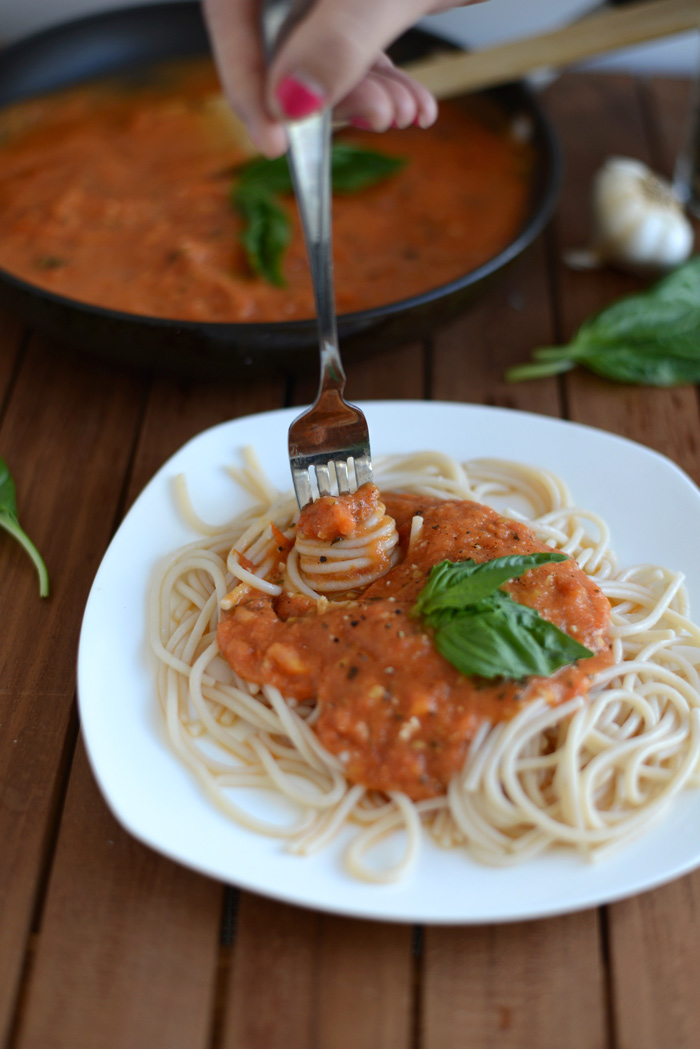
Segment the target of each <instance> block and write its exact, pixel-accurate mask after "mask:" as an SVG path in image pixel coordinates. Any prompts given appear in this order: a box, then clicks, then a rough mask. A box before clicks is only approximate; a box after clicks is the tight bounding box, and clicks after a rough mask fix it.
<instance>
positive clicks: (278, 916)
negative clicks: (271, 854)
mask: <svg viewBox="0 0 700 1049" xmlns="http://www.w3.org/2000/svg"><path fill="white" fill-rule="evenodd" d="M227 1002H228V1006H227V1013H226V1019H225V1024H224V1033H223V1038H222V1049H239V1047H241V1046H245V1047H246V1049H308V1047H310V1046H318V1047H323V1049H355V1047H357V1046H372V1049H404V1047H407V1046H408V1045H409V1044H410V1037H411V1027H412V1022H411V1021H412V962H411V930H410V927H409V926H397V925H383V924H375V923H372V922H361V921H354V920H351V919H344V918H335V917H332V916H328V915H320V914H313V913H312V912H310V911H306V910H302V909H301V908H295V907H288V906H286V905H284V904H279V903H275V902H274V901H271V900H264V899H262V898H260V897H257V896H251V895H249V894H248V895H246V896H244V897H243V898H242V901H241V907H240V912H239V922H238V931H237V936H236V943H235V949H234V956H233V963H232V970H231V978H230V982H229V986H228V991H227Z"/></svg>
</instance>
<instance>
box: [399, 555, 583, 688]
mask: <svg viewBox="0 0 700 1049" xmlns="http://www.w3.org/2000/svg"><path fill="white" fill-rule="evenodd" d="M567 560H568V558H567V556H566V554H562V553H558V552H555V551H552V552H551V553H549V552H547V551H541V552H538V553H535V554H512V555H509V556H507V557H495V558H493V559H492V560H490V561H482V562H479V563H478V564H477V562H475V561H473V560H472V559H469V560H467V561H458V562H452V561H449V560H445V561H442V562H441V563H440V564H438V565H435V566H434V567H433V568H432V569H431V570H430V575H429V576H428V581H427V583H426V584H425V586H424V587H423V589H422V590H421V592H420V594H419V595H418V600H417V601H416V604H415V606H414V608H413V614H416V615H420V616H422V617H423V618H424V619H425V622H426V623H427V625H428V626H429V627H430V628H431V629H432V631H433V636H434V641H435V647H436V648H437V650H438V652H440V654H441V655H442V656H444V657H445V659H447V660H448V662H450V663H452V665H453V666H454V667H456V668H457V670H459V671H460V673H462V674H468V675H478V676H479V677H485V678H495V677H507V678H514V679H515V680H521V679H522V678H524V677H528V676H529V675H531V674H537V675H541V676H545V677H548V676H549V675H550V674H553V673H554V671H555V670H558V669H559V667H562V666H565V665H566V664H567V663H572V662H574V660H576V659H584V658H586V657H588V656H592V655H593V653H592V652H591V650H590V649H588V648H586V647H585V646H584V645H582V644H580V642H578V641H576V640H575V639H574V638H572V637H569V636H568V634H565V633H564V632H563V631H562V630H560V629H559V627H557V626H555V625H554V623H550V622H549V620H547V619H543V618H542V616H541V615H540V614H539V612H537V611H535V609H533V608H530V607H528V606H527V605H521V604H520V603H519V602H518V601H514V600H513V599H512V598H511V597H510V596H509V595H508V594H506V593H505V592H504V591H502V590H499V589H498V588H499V587H500V586H501V584H502V583H505V582H507V581H508V580H509V579H516V578H518V577H519V576H521V575H523V574H524V573H525V572H528V571H530V569H532V568H537V567H539V566H540V565H544V564H550V563H551V562H557V561H567Z"/></svg>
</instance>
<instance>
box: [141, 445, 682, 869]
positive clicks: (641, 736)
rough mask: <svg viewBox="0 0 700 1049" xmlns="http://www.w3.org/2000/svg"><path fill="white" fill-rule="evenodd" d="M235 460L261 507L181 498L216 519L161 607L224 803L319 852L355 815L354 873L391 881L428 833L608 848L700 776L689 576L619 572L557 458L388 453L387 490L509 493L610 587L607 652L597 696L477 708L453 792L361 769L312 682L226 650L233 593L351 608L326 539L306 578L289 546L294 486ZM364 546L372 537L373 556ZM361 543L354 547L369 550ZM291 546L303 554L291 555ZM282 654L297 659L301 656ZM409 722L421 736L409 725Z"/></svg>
mask: <svg viewBox="0 0 700 1049" xmlns="http://www.w3.org/2000/svg"><path fill="white" fill-rule="evenodd" d="M233 472H234V476H235V477H236V479H237V480H238V481H239V482H240V483H242V484H243V486H244V487H245V488H247V489H248V491H249V492H250V493H251V494H252V495H253V497H254V498H255V499H256V501H257V505H256V506H255V507H254V508H253V509H251V510H249V511H247V512H246V513H245V514H244V515H242V516H241V517H240V518H238V519H237V520H236V521H235V522H234V523H233V524H232V526H231V527H230V528H229V529H226V530H216V529H211V528H208V527H207V526H206V524H205V523H204V522H197V520H196V517H195V515H194V512H193V510H192V508H191V507H189V506H187V505H186V506H185V511H186V513H187V515H188V516H189V518H190V520H191V521H192V523H193V524H198V525H199V526H200V530H201V531H204V532H206V533H208V535H207V536H206V538H203V539H201V540H198V541H197V542H195V543H193V544H191V545H190V546H188V547H186V548H185V549H183V550H181V551H179V552H178V553H177V554H175V555H174V557H173V558H171V559H169V560H168V561H167V562H166V563H165V564H164V565H163V566H161V569H160V571H159V573H158V576H157V578H156V580H155V581H154V585H153V587H152V591H151V605H150V630H151V642H152V645H153V648H154V650H155V652H156V654H157V656H158V659H159V669H158V692H159V697H160V702H161V707H162V710H163V714H164V717H165V721H166V724H167V729H168V734H169V737H170V739H171V741H172V744H173V746H174V748H175V750H176V752H177V753H178V754H179V755H180V757H181V758H182V759H183V760H184V761H185V762H186V764H187V765H188V766H189V767H190V769H191V770H192V771H193V772H194V773H195V775H196V776H197V777H198V778H199V780H200V781H201V783H202V784H203V786H204V788H205V789H206V790H207V792H208V793H209V794H210V795H211V797H212V798H213V799H214V800H215V802H216V803H217V804H218V805H220V806H221V807H222V809H223V810H224V811H225V812H226V813H227V814H228V815H229V816H230V817H232V818H233V819H235V820H237V821H238V822H240V823H242V824H244V825H245V826H247V827H249V828H251V829H252V830H255V831H258V832H261V833H265V834H271V835H274V836H277V837H280V838H283V839H286V840H287V842H288V845H289V847H290V848H291V849H292V850H294V851H296V852H299V853H309V852H313V851H315V850H317V849H320V848H322V847H323V846H325V845H327V844H328V843H329V842H330V841H331V840H332V839H333V838H334V837H335V836H336V835H337V834H338V832H339V831H340V830H341V829H342V828H344V827H345V826H346V825H348V824H350V825H352V827H353V828H354V833H353V834H352V836H351V840H350V843H349V847H348V850H347V854H346V858H347V864H348V867H349V869H350V870H351V871H352V872H353V873H354V874H355V875H357V876H358V877H361V878H366V879H368V880H371V881H390V880H393V879H395V878H397V877H400V876H401V875H402V874H403V873H405V871H406V869H407V868H408V866H409V865H410V863H411V862H412V860H413V859H414V858H415V856H416V854H417V851H418V848H419V845H420V841H421V837H422V836H423V834H424V833H425V832H427V833H429V834H430V835H431V836H432V837H433V839H434V840H435V841H436V842H437V843H438V844H440V845H442V846H445V847H447V846H460V847H466V848H468V850H469V852H470V854H471V855H473V856H474V857H475V858H477V859H478V860H480V861H483V862H485V863H490V864H508V863H513V862H517V861H520V860H523V859H525V858H527V857H529V856H532V855H534V854H536V853H538V852H540V851H542V850H543V849H545V848H547V847H569V848H575V849H578V850H580V851H581V852H582V853H583V854H585V855H587V856H593V855H600V854H602V853H604V852H605V851H606V850H607V849H608V848H609V847H612V846H614V845H619V844H620V843H622V842H624V841H625V840H628V839H630V838H631V837H633V836H636V835H637V834H639V833H641V832H642V831H643V830H645V829H646V828H647V827H648V826H649V825H650V824H651V823H652V822H653V821H654V820H655V819H656V818H657V817H658V816H659V815H661V813H662V812H663V810H664V809H665V808H666V806H667V804H668V802H669V801H670V799H671V798H672V797H673V796H674V795H675V794H676V793H678V791H680V790H681V789H683V788H684V787H685V786H688V785H691V784H692V785H697V784H698V775H699V771H700V676H699V674H698V663H700V630H699V629H698V627H696V626H695V625H694V624H693V623H692V622H691V621H690V619H689V609H688V602H687V598H686V595H685V592H684V589H683V580H682V576H680V575H678V574H676V573H672V572H669V571H668V570H666V569H662V568H659V567H656V566H650V565H642V566H634V567H632V568H628V569H626V570H620V569H619V568H618V566H617V563H616V561H615V558H614V555H613V554H612V552H611V549H610V537H609V534H608V529H607V527H606V525H605V522H604V521H603V520H602V519H601V518H600V517H599V516H597V515H596V514H592V513H590V512H588V511H584V510H580V509H578V508H577V507H576V506H575V505H574V504H573V503H572V500H571V498H570V496H569V494H568V491H567V489H566V487H565V486H564V484H563V483H562V482H561V481H559V480H558V479H557V478H555V477H554V476H552V475H551V474H549V473H548V472H547V471H543V470H535V469H532V468H530V467H525V466H520V465H516V464H512V463H504V462H501V461H489V460H479V461H474V462H470V463H467V464H465V465H464V466H461V465H460V464H459V463H457V462H455V461H454V460H452V459H449V458H448V457H446V456H442V455H438V454H421V455H413V456H404V457H394V458H391V459H387V460H385V461H383V462H380V463H378V464H377V475H378V477H379V478H380V483H381V488H382V491H385V492H391V491H395V492H403V493H413V494H414V495H415V494H419V495H421V496H424V497H425V498H426V499H438V500H455V499H459V500H473V501H476V502H478V503H482V504H487V505H488V504H492V503H494V501H495V502H496V503H497V504H498V505H499V506H502V505H504V504H506V505H507V506H508V507H509V509H508V520H509V521H510V523H511V524H513V522H515V524H516V526H517V523H520V524H521V525H522V527H523V529H524V528H525V527H526V526H527V528H529V529H531V530H532V531H533V532H534V534H535V535H536V536H537V538H538V539H539V541H540V543H541V544H544V546H545V547H546V548H550V547H551V548H553V549H556V550H560V551H562V552H564V553H566V554H568V555H569V556H570V557H571V558H572V559H574V560H575V561H576V563H577V564H578V566H579V567H580V568H581V569H582V571H583V573H585V576H586V577H587V578H588V579H589V580H590V581H591V582H592V583H594V584H595V589H596V590H597V589H600V590H601V591H602V592H603V594H604V595H605V597H606V598H607V600H608V601H609V603H610V608H611V612H610V628H609V633H610V638H611V642H612V656H613V663H612V665H610V666H607V667H604V668H603V669H598V670H597V672H596V674H595V678H594V680H593V682H592V686H591V689H590V692H589V694H588V695H584V694H583V693H584V690H583V689H580V690H578V691H576V690H574V694H572V695H570V696H565V695H562V696H560V697H559V699H558V700H557V702H556V704H555V705H553V703H552V696H551V694H549V696H548V694H547V691H546V690H544V691H543V690H540V692H539V693H538V692H537V691H535V692H534V693H533V694H532V695H530V696H528V700H527V702H525V703H521V704H519V705H516V707H514V711H513V712H512V716H509V717H508V718H507V719H505V720H500V721H499V722H498V723H489V722H487V721H485V720H481V721H480V723H479V724H478V725H477V726H476V727H475V729H474V731H472V732H471V733H470V738H469V741H468V746H465V756H464V760H463V761H461V762H460V766H459V769H458V770H457V771H456V773H455V774H454V775H452V776H451V778H450V780H449V784H447V786H446V790H445V791H444V792H443V793H434V794H432V795H431V796H427V797H418V798H417V799H415V800H411V798H410V797H409V796H408V794H407V792H406V791H405V790H378V789H373V788H372V787H366V786H363V785H361V784H360V783H353V782H351V781H350V779H349V777H348V775H347V771H348V770H347V762H345V763H344V761H343V755H342V753H331V751H330V750H329V749H328V748H327V747H324V746H323V745H322V743H321V741H320V739H319V733H318V728H319V718H320V717H321V714H322V712H321V709H320V706H319V704H318V703H317V702H314V700H313V698H310V697H307V696H301V697H300V698H295V697H294V696H293V695H291V696H290V695H283V694H282V692H281V691H280V690H279V689H278V688H276V687H274V685H271V684H262V685H258V684H253V683H251V682H250V681H249V680H248V681H246V680H244V679H243V677H242V676H240V675H239V674H237V673H236V672H235V671H234V670H232V669H231V667H230V666H229V664H228V663H226V662H225V661H224V659H223V658H222V655H221V652H220V648H219V644H218V642H217V627H218V625H219V620H220V616H221V612H220V608H221V607H223V608H224V609H226V608H228V609H231V608H235V607H236V605H237V603H238V601H239V599H240V597H241V595H242V594H243V593H245V594H247V595H250V594H251V592H252V591H254V592H256V593H258V594H259V595H260V598H259V600H260V601H261V602H263V601H265V600H268V601H269V600H270V599H271V598H273V597H274V598H275V599H276V600H280V601H289V602H292V603H293V602H300V601H301V602H303V601H306V602H309V603H310V602H318V601H319V600H320V601H321V602H325V603H326V605H330V606H331V608H333V607H335V606H336V605H337V604H338V602H336V601H333V600H329V598H328V597H327V596H325V595H322V596H321V597H320V598H319V597H318V594H319V587H318V574H317V575H316V577H315V578H314V567H315V566H316V565H320V564H327V563H328V562H321V561H320V558H321V557H324V556H327V554H323V553H321V552H320V547H319V548H318V549H316V550H315V552H314V554H313V556H312V560H311V562H310V563H309V564H308V569H310V571H309V574H308V575H306V576H305V574H304V568H303V567H301V568H300V567H299V566H300V562H301V556H300V555H298V556H297V558H296V559H295V556H294V554H290V552H289V551H290V550H292V551H293V550H294V545H295V532H296V528H295V523H296V520H297V517H298V513H297V511H296V506H295V504H294V501H293V497H292V496H291V495H282V494H280V493H277V492H275V491H273V490H272V489H271V488H270V486H269V484H268V483H267V482H266V481H265V480H264V478H263V477H262V475H261V471H260V469H259V466H258V464H257V462H256V461H255V459H254V457H253V456H252V455H251V454H250V453H249V459H248V465H247V467H246V469H244V470H243V471H233ZM380 508H381V509H380ZM384 517H385V515H384V508H383V507H382V506H381V503H379V504H378V506H375V507H374V508H373V509H372V511H371V512H369V513H368V514H367V516H366V518H365V521H364V524H366V525H367V533H366V534H367V535H368V536H370V537H371V538H370V545H371V546H372V549H376V548H377V538H378V537H379V547H380V548H381V544H382V541H384V540H386V536H385V535H384V533H383V532H382V529H383V528H384V527H385V522H384ZM414 520H415V519H414ZM351 534H352V533H351ZM389 534H390V533H389V530H387V533H386V535H387V536H388V535H389ZM360 538H361V537H360ZM419 538H420V520H419V521H418V522H416V523H414V525H413V526H412V528H411V529H410V535H408V536H406V537H405V540H404V542H405V543H408V546H409V549H410V548H411V546H412V545H415V544H417V543H418V542H419ZM312 541H313V542H317V541H319V540H316V539H313V540H312ZM350 541H351V542H352V541H353V540H350ZM358 541H359V540H358ZM320 542H323V540H320ZM329 542H330V541H329V540H326V547H328V543H329ZM296 545H298V542H297V544H296ZM335 545H336V546H337V545H338V543H336V544H335ZM360 545H361V544H360ZM386 545H387V544H386V542H385V546H386ZM367 549H368V546H367V543H366V542H365V546H364V548H363V549H361V550H360V551H359V554H360V556H363V555H366V553H367ZM396 550H397V547H396V544H395V543H394V544H393V546H391V548H390V549H389V550H388V551H386V550H385V551H384V552H383V554H382V556H383V557H384V568H383V570H384V571H385V570H386V564H387V562H392V561H394V560H396V556H397V555H396ZM346 553H347V551H346ZM350 553H351V554H353V556H352V557H351V560H355V559H356V558H355V557H354V554H357V553H358V550H355V551H352V550H351V551H350ZM343 556H344V557H345V555H343ZM339 561H341V563H342V560H341V559H339ZM280 562H281V563H282V565H283V566H284V565H285V564H286V565H287V566H290V567H289V568H288V569H287V570H286V571H282V570H281V569H280ZM355 568H357V566H355ZM308 569H307V570H308ZM363 570H364V569H363V568H362V567H360V571H363ZM323 574H324V575H325V573H323ZM329 574H331V575H332V573H329ZM351 578H352V570H351V571H350V573H349V574H346V576H345V577H343V578H341V579H340V583H341V584H342V588H343V591H345V590H347V584H348V582H349V580H350V579H351ZM355 585H359V584H358V583H357V577H355ZM363 585H364V584H363ZM375 585H381V583H380V584H375ZM266 595H267V596H266ZM331 596H332V594H331ZM346 598H347V595H346V594H345V593H344V592H343V593H342V594H341V600H345V599H346ZM251 615H255V612H254V610H251ZM277 655H278V656H279V658H281V659H282V661H284V659H285V658H289V659H293V655H294V653H293V652H291V653H284V652H281V653H278V654H277ZM290 672H291V673H292V675H293V672H294V667H293V666H292V667H291V670H290ZM401 731H402V732H405V733H406V736H407V738H410V730H409V728H407V727H403V726H402V729H401ZM244 788H260V789H261V790H262V791H273V792H274V793H275V794H277V795H278V796H281V797H283V798H284V799H286V800H287V801H289V802H291V803H292V804H293V805H294V807H295V809H296V812H297V814H296V816H295V818H294V819H293V820H292V821H291V822H286V823H284V822H280V819H279V817H277V818H268V817H267V816H266V815H265V814H264V813H263V812H262V811H261V809H260V808H259V807H258V808H256V807H254V806H251V805H249V804H246V803H244V800H243V799H244V798H247V797H248V791H247V790H246V789H244ZM399 831H402V832H403V835H402V836H401V837H400V838H399V840H400V841H401V842H402V844H403V854H402V856H401V858H400V859H399V860H398V862H394V861H393V859H392V861H391V862H388V863H386V864H384V865H382V866H378V865H377V863H376V862H373V854H372V852H373V848H374V846H376V845H378V844H379V843H381V842H383V841H384V840H385V839H387V838H391V837H392V836H393V835H395V834H396V832H399Z"/></svg>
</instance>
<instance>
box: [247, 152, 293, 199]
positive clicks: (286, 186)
mask: <svg viewBox="0 0 700 1049" xmlns="http://www.w3.org/2000/svg"><path fill="white" fill-rule="evenodd" d="M244 185H245V186H253V187H255V189H259V190H266V191H267V192H268V193H291V192H292V191H293V190H292V176H291V175H290V173H289V164H288V163H287V157H286V154H285V155H283V156H281V157H275V159H274V160H268V159H267V158H266V157H256V158H255V159H254V160H249V161H247V162H246V163H245V164H241V166H240V167H239V168H237V169H236V186H244Z"/></svg>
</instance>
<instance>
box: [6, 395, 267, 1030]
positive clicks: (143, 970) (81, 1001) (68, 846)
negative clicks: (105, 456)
mask: <svg viewBox="0 0 700 1049" xmlns="http://www.w3.org/2000/svg"><path fill="white" fill-rule="evenodd" d="M281 397H282V386H281V383H275V382H270V383H260V382H257V383H251V384H249V385H247V386H242V385H233V384H229V383H220V382H205V383H196V382H193V381H190V380H183V379H170V378H163V379H160V380H158V381H157V382H155V383H154V385H153V387H152V389H151V390H150V394H149V397H148V402H147V406H146V410H145V412H144V417H143V422H142V425H141V429H140V434H139V440H138V442H137V445H136V451H135V455H134V463H133V470H132V474H131V478H130V482H129V486H128V490H127V493H126V502H127V503H130V502H131V501H132V500H133V499H134V498H135V496H136V495H137V494H138V492H139V491H140V490H141V488H142V487H143V485H144V484H145V483H146V481H147V480H148V479H149V478H150V477H151V476H152V474H153V473H154V472H155V471H156V470H157V469H158V468H159V467H160V465H161V464H162V462H163V461H164V460H165V459H167V458H168V456H169V455H171V454H172V453H173V452H174V451H175V450H176V449H177V448H178V447H180V445H181V444H183V443H184V442H185V441H186V440H188V439H189V438H190V437H192V436H194V434H196V433H198V432H200V431H201V430H203V429H206V428H208V427H210V426H213V425H215V424H217V423H219V422H223V421H226V420H228V419H229V418H233V417H235V416H238V415H242V414H247V413H248V412H250V411H255V410H265V409H271V408H275V407H278V406H279V405H280V404H281ZM173 760H175V759H173ZM222 892H223V889H222V886H221V885H220V884H218V883H216V882H214V881H211V880H209V879H206V878H202V877H200V876H198V875H196V874H194V873H192V872H190V871H188V870H186V869H185V868H183V867H180V866H179V865H177V864H174V863H172V862H170V861H169V860H167V859H165V858H164V857H161V856H159V855H157V854H156V853H155V852H152V851H151V850H150V849H147V848H145V847H143V846H141V845H139V844H138V843H137V842H136V841H134V840H133V839H132V838H131V837H130V836H129V835H128V834H127V832H126V831H124V830H123V829H122V828H121V827H120V826H119V825H118V824H117V823H116V822H115V820H114V819H113V817H112V816H111V814H110V813H109V811H108V810H107V808H106V806H105V804H104V802H103V801H102V798H101V796H100V794H99V790H98V788H97V786H96V784H95V781H94V779H93V777H92V773H91V771H90V769H89V767H88V764H87V761H86V759H85V755H84V753H83V751H82V748H81V749H80V750H79V752H78V756H77V759H76V762H75V764H74V766H73V768H72V770H71V775H70V783H69V788H68V795H67V801H66V809H65V812H64V815H63V818H62V821H61V827H60V835H59V840H58V849H57V853H56V857H55V861H54V865H53V870H52V876H51V881H50V884H49V891H48V896H47V899H46V903H45V908H44V915H43V921H42V928H41V935H40V937H39V938H38V942H37V945H36V952H35V959H34V965H33V968H32V972H31V979H30V981H29V985H28V990H27V992H26V994H25V1001H24V1003H23V1010H22V1017H21V1019H22V1026H21V1028H20V1036H19V1042H18V1045H19V1046H22V1047H28V1046H36V1047H37V1049H38V1047H39V1046H44V1045H46V1044H49V1041H48V1039H49V1036H50V1039H51V1044H54V1045H59V1046H66V1047H69V1046H70V1047H71V1049H72V1047H74V1046H75V1047H77V1049H82V1047H83V1046H84V1047H85V1049H88V1046H89V1047H90V1049H100V1047H104V1049H107V1047H109V1049H116V1047H124V1049H127V1047H131V1046H134V1045H149V1044H153V1045H156V1044H167V1045H168V1046H173V1049H177V1047H178V1046H182V1047H183V1049H198V1047H200V1046H201V1047H202V1049H204V1047H205V1046H207V1045H208V1043H209V1033H210V1025H211V1014H212V1009H213V1002H214V997H215V985H216V969H217V963H218V933H219V923H220V916H221V908H222ZM67 943H70V945H71V946H70V949H69V950H66V944H67ZM86 1019H88V1022H87V1023H86Z"/></svg>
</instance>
